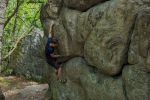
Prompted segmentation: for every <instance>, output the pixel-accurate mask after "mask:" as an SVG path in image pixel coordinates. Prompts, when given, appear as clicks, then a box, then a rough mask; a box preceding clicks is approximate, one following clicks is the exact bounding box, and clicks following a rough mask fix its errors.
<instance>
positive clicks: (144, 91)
mask: <svg viewBox="0 0 150 100" xmlns="http://www.w3.org/2000/svg"><path fill="white" fill-rule="evenodd" d="M122 77H123V82H124V84H125V89H126V95H127V98H128V100H149V97H150V90H149V87H150V74H149V73H148V72H147V70H146V69H145V68H144V66H143V65H131V66H125V68H124V69H123V74H122Z"/></svg>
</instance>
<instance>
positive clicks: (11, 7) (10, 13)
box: [2, 0, 46, 72]
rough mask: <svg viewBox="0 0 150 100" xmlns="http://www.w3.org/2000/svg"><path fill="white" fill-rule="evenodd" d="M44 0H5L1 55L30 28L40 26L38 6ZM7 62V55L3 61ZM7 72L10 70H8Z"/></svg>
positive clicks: (12, 46)
mask: <svg viewBox="0 0 150 100" xmlns="http://www.w3.org/2000/svg"><path fill="white" fill-rule="evenodd" d="M45 2H46V0H7V8H6V13H5V18H6V23H5V25H4V26H5V27H4V34H3V46H2V57H5V55H8V54H9V52H10V51H11V50H12V49H13V48H14V46H15V44H16V42H17V40H18V38H19V37H21V36H22V35H23V34H25V35H27V34H29V33H27V32H28V31H29V30H31V28H35V27H37V28H41V23H40V18H39V17H40V8H41V6H42V4H43V3H45ZM3 62H4V63H6V62H9V57H8V58H7V59H5V60H4V61H3ZM8 72H11V71H10V70H8Z"/></svg>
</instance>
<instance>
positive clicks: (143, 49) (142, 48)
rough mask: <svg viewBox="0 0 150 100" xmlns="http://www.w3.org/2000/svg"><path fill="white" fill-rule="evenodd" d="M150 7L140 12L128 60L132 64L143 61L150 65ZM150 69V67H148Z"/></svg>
mask: <svg viewBox="0 0 150 100" xmlns="http://www.w3.org/2000/svg"><path fill="white" fill-rule="evenodd" d="M149 22H150V9H144V10H142V11H140V12H139V13H138V16H137V19H136V23H135V27H134V30H133V35H132V38H131V44H130V49H129V58H128V62H129V63H130V64H137V63H142V64H143V65H150V55H149V52H150V51H149V48H150V35H149V32H150V23H149ZM148 69H149V71H150V67H148Z"/></svg>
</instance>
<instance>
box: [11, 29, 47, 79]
mask: <svg viewBox="0 0 150 100" xmlns="http://www.w3.org/2000/svg"><path fill="white" fill-rule="evenodd" d="M40 34H42V31H40V30H39V29H36V30H34V31H33V32H32V35H30V36H26V37H25V38H23V39H22V40H21V41H20V43H19V44H18V47H17V48H16V50H15V51H14V53H13V55H12V56H11V62H10V65H9V66H11V67H12V68H13V69H14V71H15V73H16V74H18V75H23V76H25V77H26V78H29V79H30V78H32V79H36V80H39V81H41V80H43V79H45V78H46V77H45V75H46V74H47V68H48V66H47V63H46V60H45V53H44V49H45V42H46V41H43V39H44V37H42V36H41V35H40ZM42 35H43V34H42ZM45 40H46V39H45Z"/></svg>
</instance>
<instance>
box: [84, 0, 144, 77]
mask: <svg viewBox="0 0 150 100" xmlns="http://www.w3.org/2000/svg"><path fill="white" fill-rule="evenodd" d="M107 3H108V4H107V5H106V4H103V5H100V6H98V7H95V8H93V9H98V11H99V12H103V13H104V14H103V16H102V18H101V19H100V20H99V21H98V22H97V25H96V27H95V28H94V29H93V31H92V32H91V34H90V36H89V37H88V39H87V41H86V43H85V46H84V55H85V59H86V60H87V61H88V62H89V64H91V65H92V66H95V67H96V68H98V69H100V70H101V71H102V72H103V73H105V74H108V75H116V74H118V73H119V72H120V71H121V69H122V66H123V64H125V63H126V62H127V51H128V45H129V41H130V36H131V30H132V26H133V24H134V19H135V15H136V13H137V12H138V11H139V10H140V9H142V8H144V6H145V5H139V4H136V3H135V1H132V3H131V1H130V0H129V1H126V0H115V1H113V0H112V1H110V2H107Z"/></svg>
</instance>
